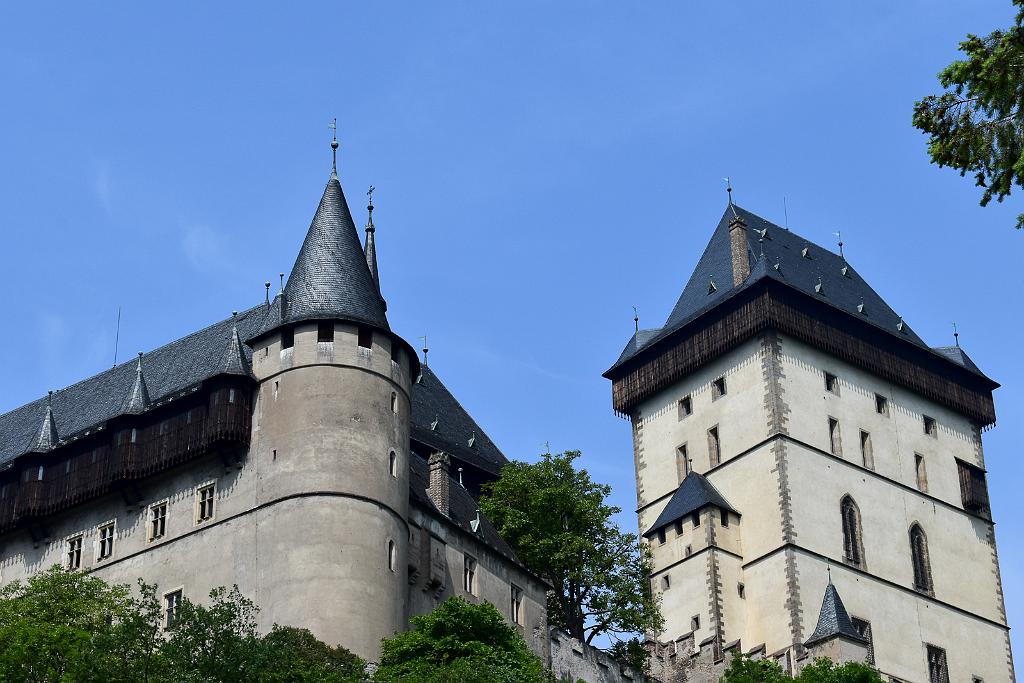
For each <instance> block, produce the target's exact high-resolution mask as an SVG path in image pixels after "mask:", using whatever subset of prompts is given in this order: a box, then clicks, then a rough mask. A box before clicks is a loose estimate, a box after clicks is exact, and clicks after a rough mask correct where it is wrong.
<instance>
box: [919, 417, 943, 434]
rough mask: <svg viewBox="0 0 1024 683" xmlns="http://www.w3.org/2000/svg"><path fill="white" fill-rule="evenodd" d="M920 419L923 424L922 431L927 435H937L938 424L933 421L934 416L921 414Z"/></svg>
mask: <svg viewBox="0 0 1024 683" xmlns="http://www.w3.org/2000/svg"><path fill="white" fill-rule="evenodd" d="M921 421H922V423H923V426H924V433H925V434H927V435H928V436H937V435H938V433H939V426H938V424H936V422H935V418H934V417H928V416H927V415H922V416H921Z"/></svg>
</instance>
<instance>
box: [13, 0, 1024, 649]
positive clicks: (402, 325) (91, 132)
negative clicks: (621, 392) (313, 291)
mask: <svg viewBox="0 0 1024 683" xmlns="http://www.w3.org/2000/svg"><path fill="white" fill-rule="evenodd" d="M173 5H174V6H173V8H172V7H171V5H168V6H166V7H165V6H161V7H156V6H154V5H153V4H152V3H101V4H96V3H87V4H86V3H79V4H69V5H65V6H62V7H61V8H60V9H57V8H56V7H54V6H49V5H46V9H45V10H44V9H43V6H42V5H40V4H39V3H6V4H5V5H4V6H3V8H0V97H2V101H3V106H0V130H2V133H0V158H2V160H3V163H2V164H0V229H2V231H3V233H2V234H3V241H2V244H3V251H2V253H3V259H2V263H3V269H4V272H3V275H2V281H3V285H2V286H3V289H4V290H5V295H4V297H3V300H4V309H5V311H4V321H5V325H4V331H5V334H2V335H0V358H2V359H3V361H2V376H3V382H2V384H0V412H5V411H7V410H9V409H12V408H15V407H17V406H19V405H21V404H22V403H24V402H27V401H29V400H31V399H34V398H37V397H39V396H40V395H42V394H44V393H45V391H46V390H47V389H48V388H60V387H62V386H66V385H68V384H70V383H73V382H75V381H77V380H79V379H82V378H84V377H86V376H89V375H92V374H94V373H96V372H98V371H100V370H102V369H104V368H106V367H108V366H109V365H110V364H111V361H112V350H113V345H114V323H115V317H116V312H117V307H118V306H119V305H120V306H122V307H123V318H122V326H121V358H122V359H124V358H127V357H128V356H129V355H130V354H133V353H134V352H136V351H138V350H149V349H152V348H154V347H157V346H159V345H161V344H163V343H166V342H168V341H171V340H173V339H175V338H178V337H180V336H182V335H184V334H186V333H188V332H190V331H192V330H195V329H197V328H199V327H201V326H204V325H206V324H208V323H210V322H213V321H215V320H218V319H220V318H223V317H226V316H228V315H229V314H230V311H231V310H232V309H239V308H243V307H245V306H248V305H252V304H253V303H256V302H258V301H260V300H262V297H263V281H264V280H267V279H271V280H275V281H276V279H277V276H276V274H277V273H278V272H280V271H282V270H283V271H285V272H287V271H288V270H289V269H290V267H291V265H292V262H293V260H294V258H295V255H296V254H297V252H298V247H299V244H300V242H301V240H302V237H303V235H304V233H305V230H306V228H307V226H308V224H309V220H310V218H311V217H312V214H313V211H314V210H315V208H316V203H317V201H318V200H319V198H320V194H321V192H322V190H323V186H324V183H325V182H326V180H327V176H328V173H329V171H330V154H329V152H330V150H329V147H328V141H329V132H328V130H327V127H326V124H327V122H328V121H329V119H330V118H331V117H333V116H337V117H338V126H339V133H340V137H341V139H342V150H341V153H340V157H339V158H340V174H341V178H342V183H343V185H344V187H345V188H346V190H347V193H348V197H349V200H350V203H351V205H352V208H353V210H354V212H355V214H356V216H357V220H359V221H360V222H361V221H362V219H363V216H364V215H365V214H364V210H363V208H362V207H363V206H364V199H365V197H364V195H363V192H364V190H365V188H366V187H367V186H368V185H369V184H371V183H373V184H374V185H376V186H377V188H378V191H377V195H376V198H377V205H378V210H377V212H376V216H375V218H376V221H377V225H378V233H377V234H378V249H379V251H378V253H379V257H380V269H381V279H382V285H383V289H384V293H385V295H386V297H387V299H388V302H389V305H390V309H389V314H390V320H391V323H392V326H393V327H394V328H395V329H396V330H397V331H398V332H399V333H401V334H403V335H404V336H405V337H406V338H407V339H408V340H410V342H412V343H413V344H414V345H418V342H417V339H416V338H417V337H418V336H419V335H422V334H424V333H426V334H429V337H430V347H431V349H432V351H431V366H432V367H433V368H435V369H436V371H437V372H438V374H439V375H440V376H441V377H442V378H443V379H444V381H445V382H446V383H447V384H448V385H449V386H450V387H451V388H452V390H453V391H454V392H455V393H456V394H457V395H458V397H459V398H460V399H461V400H462V401H463V403H464V404H465V405H466V406H467V407H468V408H469V409H470V410H471V411H472V412H473V414H474V415H475V416H476V418H477V419H478V420H479V421H480V423H481V424H482V425H483V426H484V427H485V429H487V431H488V432H489V433H490V435H491V436H492V437H493V438H494V439H495V440H496V441H497V443H498V444H499V445H500V446H501V447H502V448H503V449H504V451H505V452H506V453H507V454H508V455H509V456H510V457H516V458H527V459H530V458H534V457H536V455H537V454H538V453H539V452H541V451H542V450H543V444H544V442H545V441H550V442H551V447H552V449H555V450H565V449H582V450H583V451H584V452H585V454H586V456H585V464H586V466H587V467H589V468H590V470H591V471H592V472H593V473H594V475H595V476H596V477H597V478H598V479H600V480H604V481H607V482H609V483H611V484H613V486H614V499H615V502H616V503H618V504H619V505H620V506H621V507H622V508H623V509H624V510H626V512H625V513H623V516H622V521H623V523H624V524H625V525H626V526H627V528H634V525H635V517H633V516H632V514H631V511H632V509H633V508H634V506H635V498H634V491H633V475H632V471H633V465H632V452H631V447H630V434H629V428H628V424H627V423H626V422H625V421H624V420H621V419H619V418H617V417H615V416H614V415H613V414H612V411H611V408H610V390H609V385H608V383H607V382H606V381H605V380H603V379H602V378H601V376H600V375H601V372H602V371H604V370H605V369H606V368H607V367H608V366H609V365H610V364H611V363H612V362H613V361H614V359H615V358H616V356H617V355H618V353H619V351H620V350H621V348H622V346H623V344H624V343H625V341H626V340H627V338H628V337H629V335H630V333H631V331H632V326H633V322H632V308H631V306H632V305H634V304H636V305H637V306H638V307H639V308H640V315H641V323H642V324H644V325H646V326H659V325H661V324H662V323H663V322H664V318H665V317H666V316H667V314H668V312H669V310H670V308H671V306H672V304H673V303H674V301H675V299H676V297H677V296H678V293H679V291H680V290H681V289H682V285H683V283H684V282H685V280H686V278H687V276H688V275H689V272H690V270H691V268H692V267H693V265H694V264H695V262H696V260H697V257H698V256H699V254H700V252H701V250H702V249H703V247H704V245H705V242H706V240H707V238H708V237H709V235H710V233H711V231H712V229H713V228H714V226H715V224H716V222H717V220H718V218H719V216H720V215H721V212H722V210H723V208H724V204H725V192H724V188H723V182H722V177H723V176H726V175H728V176H731V177H732V178H733V182H734V184H735V187H736V198H737V201H738V202H739V203H740V204H742V205H743V206H744V207H746V208H748V209H750V210H752V211H754V212H755V213H760V214H762V215H764V216H765V217H767V218H769V219H774V220H776V221H777V222H781V221H782V220H783V197H784V196H785V197H786V198H787V200H788V205H789V223H790V226H791V227H792V228H793V229H795V230H796V231H798V232H801V233H802V234H804V235H805V236H807V237H809V238H811V239H813V240H815V241H817V242H819V243H821V244H823V245H829V244H833V243H834V238H833V237H832V233H833V231H835V230H837V229H838V230H842V232H843V236H844V238H845V241H846V253H847V256H848V257H849V259H850V261H851V262H852V263H853V264H854V265H855V267H856V268H857V269H858V271H859V272H860V273H862V274H863V275H864V276H865V277H866V278H867V280H868V281H869V282H870V283H872V285H873V286H874V287H875V288H876V289H877V290H878V291H879V292H880V293H881V294H882V296H883V297H885V298H886V299H887V300H888V301H889V303H890V304H891V305H892V306H893V307H894V308H895V309H896V310H897V311H898V312H900V313H901V314H903V315H904V316H905V317H906V318H907V320H908V321H909V322H910V324H911V325H913V327H914V328H915V329H916V330H917V331H918V332H919V333H920V334H921V335H922V336H923V337H924V338H925V339H926V340H927V341H928V342H929V343H931V344H934V345H940V344H948V343H951V342H952V334H951V322H952V321H954V320H955V321H956V322H957V323H958V324H959V326H960V330H961V333H962V334H961V341H962V343H963V346H964V347H965V348H966V349H967V350H968V351H969V352H970V354H971V355H972V356H973V358H974V359H975V360H976V361H977V363H978V364H979V365H980V366H981V367H982V369H983V370H985V371H986V372H987V373H989V374H990V375H991V376H992V377H993V378H995V379H996V380H998V381H1000V382H1002V383H1003V388H1001V389H999V390H998V391H997V393H996V408H997V412H998V414H999V416H1000V420H999V423H998V425H997V426H996V427H995V428H994V429H992V430H991V431H989V432H987V434H986V437H985V438H986V454H987V463H988V467H989V472H990V481H991V488H992V496H993V498H994V508H995V516H996V519H997V520H998V526H997V534H998V539H999V543H1000V551H1001V560H1002V568H1003V578H1004V582H1005V588H1006V599H1007V603H1008V605H1009V609H1010V623H1011V625H1012V626H1018V627H1019V628H1024V569H1022V567H1024V536H1022V530H1024V516H1022V515H1021V512H1020V506H1019V502H1018V500H1017V498H1018V496H1019V491H1020V489H1021V482H1022V476H1024V464H1022V461H1021V457H1020V452H1019V451H1020V448H1019V445H1020V444H1021V443H1022V442H1024V426H1022V424H1021V420H1020V417H1021V409H1022V407H1024V364H1022V363H1021V361H1020V353H1021V352H1020V350H1019V349H1020V345H1021V342H1020V338H1021V332H1022V323H1021V312H1022V306H1021V303H1020V300H1021V297H1022V295H1024V276H1022V272H1021V266H1022V265H1024V262H1022V253H1021V252H1022V239H1024V235H1022V234H1021V233H1019V232H1017V231H1015V230H1014V229H1013V224H1014V217H1015V215H1016V214H1017V213H1018V212H1020V211H1021V206H1022V205H1021V197H1024V193H1019V195H1020V196H1017V197H1014V198H1011V199H1010V200H1008V201H1007V203H1006V204H1005V205H1003V206H990V207H988V208H986V209H981V208H979V207H978V205H977V196H978V194H977V192H976V190H975V189H974V188H973V187H972V183H971V181H970V180H969V179H962V178H960V177H959V176H958V175H957V174H956V173H955V172H953V171H950V170H943V169H938V168H936V167H934V166H932V165H930V164H929V163H928V159H927V156H926V153H925V148H924V139H923V138H922V136H921V135H920V134H919V133H917V132H916V131H915V130H914V129H913V128H911V126H910V116H911V107H912V105H913V102H914V100H915V99H917V98H918V97H920V96H921V95H924V94H926V93H929V92H931V91H933V90H934V89H935V88H936V83H935V78H934V76H935V74H936V72H938V71H939V69H940V68H941V67H942V66H943V65H945V64H946V63H948V62H949V61H950V60H951V59H952V58H953V57H954V56H955V54H956V45H957V42H958V41H959V40H960V39H961V38H962V36H963V35H964V34H965V33H967V32H968V31H973V32H979V33H984V32H988V31H989V30H990V29H992V28H994V27H997V26H1005V25H1008V24H1009V23H1010V21H1011V18H1012V14H1013V12H1012V9H1011V6H1010V3H1009V1H1008V0H1000V1H993V0H984V1H982V0H964V1H962V2H944V3H935V2H924V1H923V0H917V1H913V2H899V3H894V2H881V1H869V2H857V3H854V2H841V3H818V2H813V3H812V2H806V3H801V4H797V3H785V6H782V5H783V4H782V3H730V4H729V5H728V6H722V5H723V3H692V2H685V3H684V2H643V3H639V2H637V3H595V2H590V1H577V2H558V3H551V2H516V3H505V4H504V5H502V6H499V4H498V3H491V2H488V3H481V2H459V3H454V2H450V3H444V2H430V3H426V2H409V3H401V4H399V3H387V4H385V3H369V2H366V3H349V2H346V3H341V2H335V3H329V4H327V3H322V4H318V5H313V4H306V3H303V4H302V6H303V8H304V9H303V11H301V12H300V11H293V9H292V4H291V3H272V4H271V3H244V4H243V3H238V4H230V5H229V4H228V3H220V2H218V3H202V4H200V3H191V4H190V5H189V7H187V8H182V7H179V5H180V3H173ZM947 570H952V568H947ZM1017 641H1018V643H1019V642H1021V641H1020V640H1019V638H1018V639H1017Z"/></svg>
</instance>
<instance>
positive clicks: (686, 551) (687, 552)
mask: <svg viewBox="0 0 1024 683" xmlns="http://www.w3.org/2000/svg"><path fill="white" fill-rule="evenodd" d="M683 555H685V556H686V557H689V556H690V555H693V546H692V545H688V546H686V548H685V549H684V550H683Z"/></svg>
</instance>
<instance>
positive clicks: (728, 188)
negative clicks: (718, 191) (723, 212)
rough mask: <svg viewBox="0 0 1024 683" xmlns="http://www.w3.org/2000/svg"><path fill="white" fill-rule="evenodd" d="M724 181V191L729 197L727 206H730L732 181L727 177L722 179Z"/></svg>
mask: <svg viewBox="0 0 1024 683" xmlns="http://www.w3.org/2000/svg"><path fill="white" fill-rule="evenodd" d="M722 180H724V181H725V191H726V193H727V194H728V195H729V206H732V181H731V180H730V179H729V176H726V177H724V178H722Z"/></svg>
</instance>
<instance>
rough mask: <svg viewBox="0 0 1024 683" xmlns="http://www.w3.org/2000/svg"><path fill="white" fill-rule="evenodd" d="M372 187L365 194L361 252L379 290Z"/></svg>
mask: <svg viewBox="0 0 1024 683" xmlns="http://www.w3.org/2000/svg"><path fill="white" fill-rule="evenodd" d="M372 193H373V188H372V187H371V188H370V191H369V192H367V194H369V195H370V203H369V204H367V205H366V213H367V218H366V244H365V245H363V253H364V254H366V267H367V268H369V269H370V276H371V277H372V278H373V284H375V285H376V286H377V291H378V292H380V276H379V275H378V274H377V243H376V241H375V239H374V233H376V232H377V228H375V227H374V225H373V194H372Z"/></svg>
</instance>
